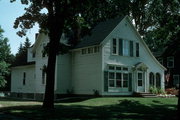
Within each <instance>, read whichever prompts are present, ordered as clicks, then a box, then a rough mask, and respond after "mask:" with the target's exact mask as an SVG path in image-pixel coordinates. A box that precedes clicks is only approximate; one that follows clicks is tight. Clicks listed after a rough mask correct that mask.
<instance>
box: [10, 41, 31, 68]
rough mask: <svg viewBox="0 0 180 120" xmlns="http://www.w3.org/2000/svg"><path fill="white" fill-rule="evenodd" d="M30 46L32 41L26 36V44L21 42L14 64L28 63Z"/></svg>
mask: <svg viewBox="0 0 180 120" xmlns="http://www.w3.org/2000/svg"><path fill="white" fill-rule="evenodd" d="M29 47H31V42H30V40H29V39H28V38H26V40H25V42H24V44H22V43H21V44H20V46H19V49H18V52H17V54H16V56H15V60H14V62H13V66H17V65H25V64H26V63H27V50H28V48H29Z"/></svg>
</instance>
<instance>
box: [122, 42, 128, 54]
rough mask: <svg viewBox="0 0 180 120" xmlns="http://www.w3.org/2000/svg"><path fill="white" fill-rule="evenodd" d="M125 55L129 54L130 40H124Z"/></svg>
mask: <svg viewBox="0 0 180 120" xmlns="http://www.w3.org/2000/svg"><path fill="white" fill-rule="evenodd" d="M123 55H124V56H129V41H127V40H123Z"/></svg>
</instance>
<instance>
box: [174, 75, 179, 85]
mask: <svg viewBox="0 0 180 120" xmlns="http://www.w3.org/2000/svg"><path fill="white" fill-rule="evenodd" d="M173 85H174V86H176V87H177V86H178V85H179V75H173Z"/></svg>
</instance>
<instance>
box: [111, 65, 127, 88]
mask: <svg viewBox="0 0 180 120" xmlns="http://www.w3.org/2000/svg"><path fill="white" fill-rule="evenodd" d="M109 66H114V70H109ZM116 67H121V70H116ZM125 67H126V66H117V65H108V76H109V72H113V73H114V79H110V78H109V77H108V81H109V80H114V87H111V86H109V84H108V87H109V88H128V87H129V84H128V85H127V87H124V85H123V84H124V83H123V82H124V80H123V74H128V80H127V81H128V83H129V73H130V71H129V70H130V69H129V67H128V66H127V67H126V68H128V70H127V71H125V70H123V68H125ZM116 73H121V87H117V85H116Z"/></svg>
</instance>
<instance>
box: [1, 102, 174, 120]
mask: <svg viewBox="0 0 180 120" xmlns="http://www.w3.org/2000/svg"><path fill="white" fill-rule="evenodd" d="M156 102H157V101H156ZM175 108H176V106H175V105H170V104H169V105H167V104H166V105H163V104H158V105H154V104H151V105H144V104H141V103H140V102H139V101H136V100H128V99H124V100H120V101H119V103H118V104H115V105H105V106H82V105H61V104H58V105H56V106H55V109H53V110H44V109H41V106H39V105H38V106H37V105H36V106H16V107H7V108H2V109H0V111H1V112H2V111H3V112H5V113H7V114H12V115H15V116H21V117H24V118H28V119H33V120H55V119H56V120H57V119H65V120H69V119H76V120H81V119H82V120H84V119H94V120H95V119H123V120H173V119H175V118H176V117H175V116H176V109H175Z"/></svg>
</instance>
